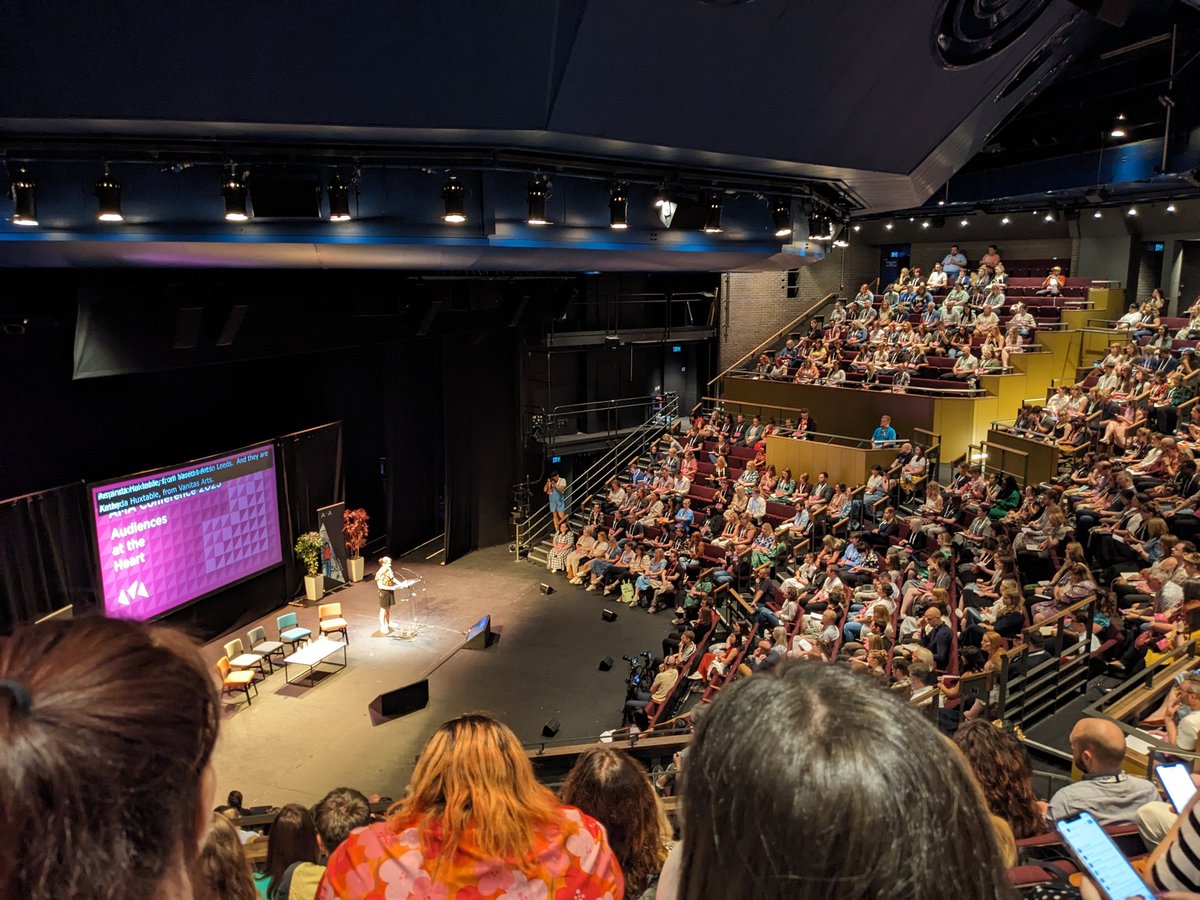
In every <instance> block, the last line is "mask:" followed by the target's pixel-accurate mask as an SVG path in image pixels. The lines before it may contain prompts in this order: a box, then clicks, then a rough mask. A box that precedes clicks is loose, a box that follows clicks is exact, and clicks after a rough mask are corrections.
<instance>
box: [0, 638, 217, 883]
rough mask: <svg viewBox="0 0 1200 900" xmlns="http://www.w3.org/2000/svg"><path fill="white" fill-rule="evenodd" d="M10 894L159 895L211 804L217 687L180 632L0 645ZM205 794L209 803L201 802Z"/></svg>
mask: <svg viewBox="0 0 1200 900" xmlns="http://www.w3.org/2000/svg"><path fill="white" fill-rule="evenodd" d="M0 679H5V680H10V681H12V682H15V683H16V685H17V687H15V688H14V687H9V688H7V689H0V747H3V748H4V749H3V752H0V896H2V897H39V898H56V897H80V896H88V897H104V898H107V897H113V898H115V897H121V898H127V900H137V898H143V897H154V896H158V895H160V894H161V893H162V891H163V890H164V887H163V886H164V884H166V883H169V882H170V881H171V880H172V879H179V878H181V877H182V878H186V871H185V870H186V867H187V866H188V865H189V864H190V863H191V861H192V860H193V859H194V858H195V856H196V854H197V852H198V851H199V845H200V840H201V836H202V832H203V828H204V825H205V823H206V822H207V818H208V815H209V809H210V808H211V806H212V796H211V779H206V778H202V774H203V773H204V772H205V771H206V770H207V769H208V765H209V760H210V757H211V755H212V749H213V745H214V743H215V742H216V738H217V730H218V726H219V706H218V701H217V697H216V692H215V690H214V686H213V682H212V679H211V678H210V677H209V674H208V672H207V670H206V669H205V666H204V664H203V662H202V661H201V660H200V657H199V655H198V654H197V653H196V649H195V647H194V646H193V644H192V643H191V641H190V640H188V638H187V637H185V636H184V635H183V634H182V633H180V632H177V631H173V630H171V629H168V628H162V627H158V626H151V625H145V624H141V623H136V622H125V621H120V620H116V619H102V618H98V617H96V618H84V619H76V620H74V621H60V622H47V623H44V624H41V625H37V626H33V627H29V628H24V629H18V630H17V631H16V632H15V633H14V634H13V635H12V636H10V637H4V638H0ZM202 794H206V795H204V796H202Z"/></svg>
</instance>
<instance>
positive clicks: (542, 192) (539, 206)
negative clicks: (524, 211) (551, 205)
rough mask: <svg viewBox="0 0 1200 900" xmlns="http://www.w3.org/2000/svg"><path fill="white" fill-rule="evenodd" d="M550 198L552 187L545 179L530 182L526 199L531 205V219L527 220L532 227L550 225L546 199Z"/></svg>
mask: <svg viewBox="0 0 1200 900" xmlns="http://www.w3.org/2000/svg"><path fill="white" fill-rule="evenodd" d="M549 196H550V185H549V183H548V182H547V181H546V180H545V179H544V178H535V179H534V180H533V181H531V182H529V192H528V194H527V195H526V199H527V201H528V203H529V217H528V218H527V219H526V220H525V221H526V222H527V223H528V224H530V225H549V224H550V220H549V219H547V218H546V198H547V197H549Z"/></svg>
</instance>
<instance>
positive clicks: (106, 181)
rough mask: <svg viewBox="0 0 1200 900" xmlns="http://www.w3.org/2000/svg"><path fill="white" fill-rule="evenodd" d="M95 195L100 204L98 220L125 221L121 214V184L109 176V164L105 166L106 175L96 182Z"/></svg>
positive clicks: (97, 214)
mask: <svg viewBox="0 0 1200 900" xmlns="http://www.w3.org/2000/svg"><path fill="white" fill-rule="evenodd" d="M95 194H96V199H97V200H98V201H99V203H100V208H99V210H98V211H97V213H96V218H97V219H99V220H100V221H101V222H123V221H125V216H124V215H122V214H121V183H120V182H119V181H117V180H116V179H115V178H113V177H112V175H111V174H109V171H108V163H105V164H104V174H103V175H101V176H100V180H99V181H97V182H96V188H95Z"/></svg>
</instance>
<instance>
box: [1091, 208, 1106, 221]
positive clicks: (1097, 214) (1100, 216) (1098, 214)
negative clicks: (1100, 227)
mask: <svg viewBox="0 0 1200 900" xmlns="http://www.w3.org/2000/svg"><path fill="white" fill-rule="evenodd" d="M1092 218H1093V219H1103V218H1104V213H1102V212H1100V210H1096V211H1095V212H1094V213H1092Z"/></svg>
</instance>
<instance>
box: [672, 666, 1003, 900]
mask: <svg viewBox="0 0 1200 900" xmlns="http://www.w3.org/2000/svg"><path fill="white" fill-rule="evenodd" d="M683 808H684V825H683V848H682V860H681V881H680V891H679V897H680V900H700V898H704V900H734V898H743V897H755V898H756V900H773V898H780V900H782V898H797V897H800V898H851V897H854V898H873V897H889V898H890V897H921V898H929V900H938V898H947V900H949V898H957V900H962V898H969V900H977V898H1000V897H1011V896H1013V894H1012V890H1011V888H1010V887H1009V886H1008V881H1007V878H1006V873H1005V870H1004V867H1003V864H1002V861H1001V859H1000V856H999V852H998V850H997V847H996V843H995V836H994V832H993V828H992V824H991V821H990V819H989V818H988V813H987V810H986V808H985V806H984V802H983V798H982V796H981V794H980V792H979V788H978V787H977V786H976V785H975V783H974V781H973V779H972V778H971V775H970V773H969V772H968V771H967V769H966V766H965V764H964V762H963V760H962V759H961V757H960V756H959V755H958V754H957V753H955V752H954V750H953V748H952V747H951V746H950V744H949V742H948V741H946V740H945V739H944V738H942V737H941V735H939V734H938V732H937V731H936V730H935V729H934V728H933V727H932V726H931V725H930V724H929V722H928V721H926V720H925V719H924V718H923V717H922V715H921V713H920V712H919V711H918V710H917V709H914V708H913V707H910V706H909V705H907V704H906V703H904V702H903V701H902V700H900V699H899V698H897V697H895V696H893V695H891V694H890V693H889V692H887V691H886V690H884V689H883V688H881V687H880V686H879V685H878V684H877V683H876V682H875V681H874V680H873V679H863V678H859V677H857V676H855V675H854V674H852V673H850V672H849V671H846V670H844V669H842V668H841V667H838V666H829V665H820V664H811V663H796V664H794V665H791V666H789V667H787V668H786V669H784V670H783V671H782V674H781V675H779V676H778V677H773V676H769V675H768V676H756V677H754V678H748V679H745V680H743V681H739V682H736V683H735V684H734V685H733V686H732V687H730V688H728V689H727V690H725V691H724V692H723V693H722V694H721V695H720V696H719V697H718V698H717V700H716V702H714V703H713V704H712V706H711V707H710V708H709V710H708V711H707V713H706V714H705V715H704V716H703V717H701V718H700V720H699V723H698V725H697V730H696V736H695V739H694V741H693V745H692V748H691V750H690V752H689V754H688V766H687V769H686V770H685V772H684V776H683ZM901 838H903V839H901ZM768 851H773V852H768Z"/></svg>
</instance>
